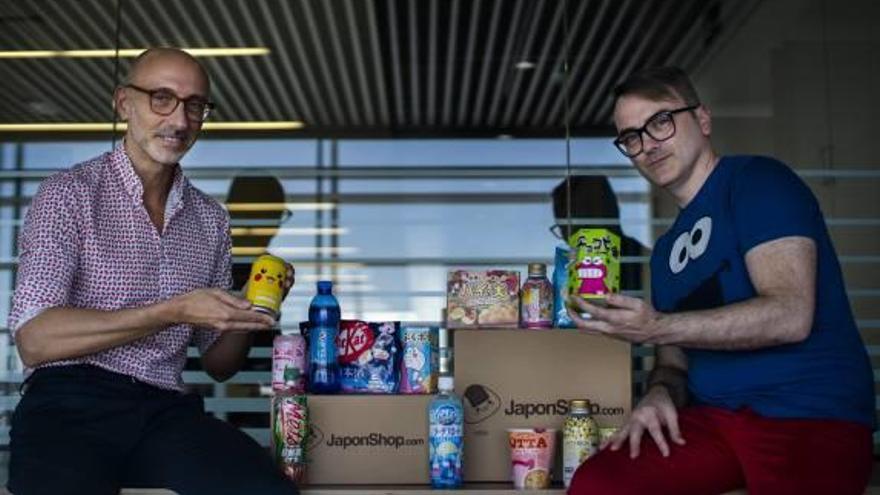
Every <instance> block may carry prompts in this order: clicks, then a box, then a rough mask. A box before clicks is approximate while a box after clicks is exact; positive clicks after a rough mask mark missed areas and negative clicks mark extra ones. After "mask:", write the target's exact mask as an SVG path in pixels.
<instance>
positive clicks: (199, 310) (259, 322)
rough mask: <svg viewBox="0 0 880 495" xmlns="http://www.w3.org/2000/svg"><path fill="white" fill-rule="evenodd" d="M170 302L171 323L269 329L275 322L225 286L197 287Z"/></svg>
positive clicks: (203, 326)
mask: <svg viewBox="0 0 880 495" xmlns="http://www.w3.org/2000/svg"><path fill="white" fill-rule="evenodd" d="M168 303H169V304H170V317H171V320H172V321H170V322H169V323H188V324H190V325H193V326H196V327H201V328H209V329H211V330H219V331H236V330H238V331H246V330H269V329H270V328H272V327H273V326H274V325H275V320H273V319H272V317H271V316H269V315H267V314H264V313H260V312H258V311H254V310H252V309H251V307H252V306H251V303H250V301H248V300H247V299H243V298H241V297H238V296H234V295H232V294H230V293H228V292H226V291H225V290H222V289H196V290H194V291H192V292H188V293H186V294H183V295H180V296H177V297H175V298H172V299H171V300H169V301H168Z"/></svg>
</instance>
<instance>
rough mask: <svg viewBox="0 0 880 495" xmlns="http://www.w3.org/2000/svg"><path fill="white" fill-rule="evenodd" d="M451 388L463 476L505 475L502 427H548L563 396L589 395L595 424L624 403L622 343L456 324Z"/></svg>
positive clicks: (556, 423)
mask: <svg viewBox="0 0 880 495" xmlns="http://www.w3.org/2000/svg"><path fill="white" fill-rule="evenodd" d="M454 339H455V341H454V342H455V346H454V349H455V356H454V362H455V389H456V392H457V393H458V394H459V395H461V397H462V399H463V402H464V408H465V441H464V464H465V469H464V479H465V481H495V482H509V481H510V454H509V450H508V439H507V428H522V427H527V428H528V427H533V428H556V429H558V430H559V433H558V434H559V437H558V438H557V445H558V446H559V447H558V449H557V455H556V462H555V466H554V475H553V480H554V481H555V482H560V481H561V480H562V477H561V472H562V471H561V467H562V456H561V445H562V436H561V435H562V433H561V432H562V422H563V420H564V419H565V415H566V414H567V413H568V400H569V399H589V400H590V401H592V404H593V409H594V417H595V418H596V420H597V421H598V423H599V425H600V426H620V425H622V424H623V420H624V418H625V415H626V414H628V413H629V411H630V408H631V406H632V394H631V389H632V385H631V381H632V378H631V375H632V372H631V370H632V367H631V358H630V346H629V344H627V343H623V342H620V341H616V340H611V339H607V338H603V337H596V336H592V335H587V334H585V333H582V332H581V331H578V330H456V331H455V334H454Z"/></svg>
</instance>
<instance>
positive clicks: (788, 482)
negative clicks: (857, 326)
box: [568, 406, 873, 495]
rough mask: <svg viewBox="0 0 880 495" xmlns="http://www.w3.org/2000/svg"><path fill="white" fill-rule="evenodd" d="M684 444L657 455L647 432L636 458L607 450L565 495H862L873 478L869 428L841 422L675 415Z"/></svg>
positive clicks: (709, 410) (705, 412)
mask: <svg viewBox="0 0 880 495" xmlns="http://www.w3.org/2000/svg"><path fill="white" fill-rule="evenodd" d="M678 420H679V426H680V428H681V434H682V436H683V437H684V440H685V442H686V443H685V445H677V444H675V443H673V442H672V441H668V443H669V447H670V449H671V453H670V455H669V457H663V456H662V455H661V454H660V450H659V449H658V448H657V446H656V445H655V444H654V441H653V440H651V437H650V435H649V434H648V433H647V432H646V433H645V436H644V437H643V439H642V447H641V453H640V454H639V457H637V458H636V459H630V458H629V444H628V443H626V442H624V443H623V444H622V445H621V447H620V449H619V450H617V451H612V450H611V449H605V450H603V451H602V452H600V453H599V454H597V455H596V456H595V457H592V458H590V459H589V460H588V461H586V462H585V463H584V464H583V465H581V467H580V468H579V469H578V470H577V472H576V473H575V476H574V479H573V480H572V484H571V487H570V488H569V489H568V494H569V495H593V494H598V495H618V494H619V495H627V494H632V495H645V494H650V495H664V494H668V495H719V494H721V493H724V492H727V491H730V490H735V489H737V488H745V487H747V488H748V492H749V495H788V494H791V495H795V494H796V495H813V494H815V495H820V494H821V495H849V494H852V495H862V494H863V493H864V491H865V487H866V485H867V484H868V480H869V479H870V476H871V467H872V464H873V455H872V450H873V445H872V439H871V430H870V428H868V427H866V426H864V425H861V424H858V423H850V422H845V421H829V420H802V419H774V418H765V417H762V416H759V415H757V414H755V413H754V412H752V411H751V410H748V409H744V410H740V411H736V412H733V411H728V410H725V409H719V408H714V407H702V406H701V407H688V408H685V409H682V410H681V411H680V412H679V419H678Z"/></svg>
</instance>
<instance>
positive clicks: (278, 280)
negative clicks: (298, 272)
mask: <svg viewBox="0 0 880 495" xmlns="http://www.w3.org/2000/svg"><path fill="white" fill-rule="evenodd" d="M286 277H287V264H286V263H285V262H284V260H283V259H281V258H279V257H277V256H272V255H271V254H264V255H261V256H260V257H258V258H257V259H256V260H254V264H253V265H251V276H250V278H249V279H248V288H247V293H246V294H245V298H246V299H247V300H248V301H250V302H251V304H253V305H254V309H255V310H257V311H261V312H263V313H266V314H268V315H269V316H271V317H273V318H275V319H276V320H277V319H278V316H279V315H280V313H281V300H282V299H283V298H284V279H285V278H286Z"/></svg>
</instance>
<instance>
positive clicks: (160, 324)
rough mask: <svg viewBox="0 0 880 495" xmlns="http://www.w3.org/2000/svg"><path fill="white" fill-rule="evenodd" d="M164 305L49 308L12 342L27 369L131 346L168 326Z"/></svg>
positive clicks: (168, 306)
mask: <svg viewBox="0 0 880 495" xmlns="http://www.w3.org/2000/svg"><path fill="white" fill-rule="evenodd" d="M170 312H171V307H170V305H169V304H168V302H167V301H163V302H160V303H156V304H152V305H148V306H142V307H139V308H128V309H120V310H116V311H102V310H97V309H85V308H69V307H55V308H49V309H46V310H45V311H43V312H42V313H40V314H38V315H37V316H35V317H34V318H33V319H31V320H30V321H28V322H27V323H25V324H24V325H23V326H22V327H21V328H19V329H18V331H17V332H16V334H15V342H16V345H17V347H18V351H19V354H20V355H21V359H22V361H23V362H24V364H25V365H26V366H28V367H33V366H37V365H39V364H43V363H47V362H51V361H59V360H62V359H72V358H77V357H81V356H85V355H88V354H94V353H96V352H100V351H103V350H106V349H110V348H113V347H117V346H120V345H124V344H127V343H129V342H133V341H135V340H137V339H140V338H143V337H145V336H147V335H150V334H153V333H156V332H158V331H159V330H161V329H162V328H164V327H165V326H167V325H168V324H169V323H170V322H171V321H170V320H171V319H173V317H172V316H171V313H170Z"/></svg>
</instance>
